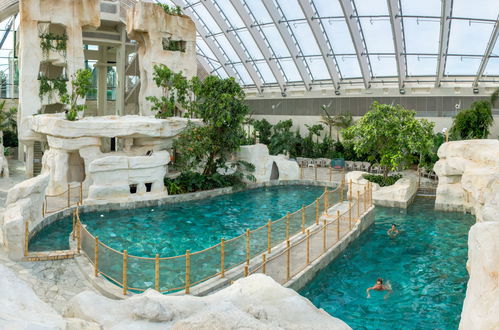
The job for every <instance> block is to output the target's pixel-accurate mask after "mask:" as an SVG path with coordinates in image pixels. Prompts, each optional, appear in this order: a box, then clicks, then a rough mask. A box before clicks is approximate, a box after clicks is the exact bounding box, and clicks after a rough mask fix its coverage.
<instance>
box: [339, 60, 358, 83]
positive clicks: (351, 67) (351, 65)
mask: <svg viewBox="0 0 499 330" xmlns="http://www.w3.org/2000/svg"><path fill="white" fill-rule="evenodd" d="M336 63H338V67H339V68H340V74H341V78H343V79H346V78H358V77H362V74H361V72H360V66H359V61H358V59H357V56H355V55H354V56H337V57H336Z"/></svg>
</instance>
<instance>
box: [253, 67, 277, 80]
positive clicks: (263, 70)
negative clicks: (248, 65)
mask: <svg viewBox="0 0 499 330" xmlns="http://www.w3.org/2000/svg"><path fill="white" fill-rule="evenodd" d="M255 65H256V67H257V68H258V71H259V72H260V74H261V76H262V79H263V81H264V82H265V83H267V84H271V83H275V82H276V81H277V80H276V79H275V77H274V74H273V73H272V71H271V70H270V67H269V65H268V64H267V62H256V63H255Z"/></svg>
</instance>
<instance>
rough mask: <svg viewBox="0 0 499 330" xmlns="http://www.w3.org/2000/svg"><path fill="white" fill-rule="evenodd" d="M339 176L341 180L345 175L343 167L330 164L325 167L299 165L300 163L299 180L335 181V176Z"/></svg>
mask: <svg viewBox="0 0 499 330" xmlns="http://www.w3.org/2000/svg"><path fill="white" fill-rule="evenodd" d="M338 175H339V176H340V177H341V178H342V179H341V180H338V181H342V180H343V178H344V177H345V168H341V169H337V168H334V167H332V166H331V165H329V166H327V167H319V166H313V167H309V166H301V165H300V179H301V180H315V181H329V182H333V181H335V177H336V176H338Z"/></svg>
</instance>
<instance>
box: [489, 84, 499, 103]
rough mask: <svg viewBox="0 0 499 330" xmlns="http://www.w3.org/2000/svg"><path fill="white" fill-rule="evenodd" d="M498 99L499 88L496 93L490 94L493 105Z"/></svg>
mask: <svg viewBox="0 0 499 330" xmlns="http://www.w3.org/2000/svg"><path fill="white" fill-rule="evenodd" d="M497 100H499V88H497V89H496V90H495V91H494V93H492V95H491V96H490V103H492V107H494V105H495V104H496V102H497Z"/></svg>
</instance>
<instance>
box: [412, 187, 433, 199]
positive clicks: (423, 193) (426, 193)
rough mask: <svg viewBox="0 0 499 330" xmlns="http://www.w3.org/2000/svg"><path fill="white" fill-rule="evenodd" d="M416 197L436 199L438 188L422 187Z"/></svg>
mask: <svg viewBox="0 0 499 330" xmlns="http://www.w3.org/2000/svg"><path fill="white" fill-rule="evenodd" d="M416 197H427V198H435V197H437V187H436V186H435V187H420V188H419V189H418V192H417V193H416Z"/></svg>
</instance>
